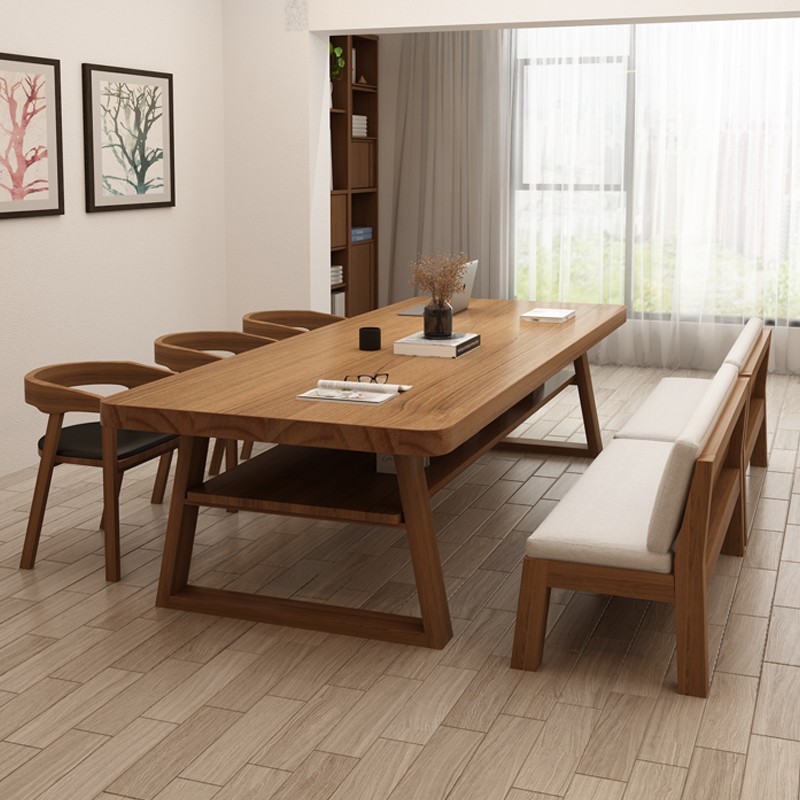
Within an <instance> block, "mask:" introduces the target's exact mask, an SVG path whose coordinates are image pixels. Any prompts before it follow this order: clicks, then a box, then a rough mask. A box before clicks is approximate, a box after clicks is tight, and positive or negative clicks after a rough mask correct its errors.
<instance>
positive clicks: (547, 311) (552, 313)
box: [520, 308, 575, 322]
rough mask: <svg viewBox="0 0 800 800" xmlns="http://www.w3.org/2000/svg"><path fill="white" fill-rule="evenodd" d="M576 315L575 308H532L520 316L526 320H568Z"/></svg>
mask: <svg viewBox="0 0 800 800" xmlns="http://www.w3.org/2000/svg"><path fill="white" fill-rule="evenodd" d="M574 316H575V309H574V308H532V309H531V310H530V311H526V312H525V313H524V314H522V315H521V316H520V319H524V320H525V321H526V322H566V321H567V320H568V319H572V318H573V317H574Z"/></svg>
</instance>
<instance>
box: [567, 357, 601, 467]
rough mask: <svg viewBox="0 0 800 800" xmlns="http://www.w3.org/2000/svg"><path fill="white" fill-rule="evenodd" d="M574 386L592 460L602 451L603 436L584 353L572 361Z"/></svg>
mask: <svg viewBox="0 0 800 800" xmlns="http://www.w3.org/2000/svg"><path fill="white" fill-rule="evenodd" d="M574 365H575V385H576V386H577V387H578V396H579V397H580V401H581V414H583V428H584V430H585V431H586V450H587V451H588V454H589V455H590V456H591V457H592V458H594V457H595V456H598V455H600V452H601V451H602V449H603V436H602V434H601V432H600V420H599V419H598V418H597V405H596V404H595V402H594V389H593V388H592V374H591V372H590V371H589V357H588V356H587V355H586V353H584V354H583V355H581V356H580V357H578V358H576V359H575V361H574Z"/></svg>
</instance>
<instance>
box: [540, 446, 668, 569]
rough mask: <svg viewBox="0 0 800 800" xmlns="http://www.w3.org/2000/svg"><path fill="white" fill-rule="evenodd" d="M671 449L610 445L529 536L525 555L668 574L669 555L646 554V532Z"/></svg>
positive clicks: (648, 551)
mask: <svg viewBox="0 0 800 800" xmlns="http://www.w3.org/2000/svg"><path fill="white" fill-rule="evenodd" d="M672 448H673V445H672V444H671V443H670V442H657V441H646V440H635V439H615V440H614V441H612V442H611V443H610V444H609V445H608V446H607V447H606V448H605V449H604V450H603V451H602V453H600V455H599V456H598V457H597V458H596V459H595V460H594V461H593V462H592V463H591V464H590V465H589V467H588V469H587V470H586V472H584V473H583V475H581V477H580V479H579V480H578V481H577V482H576V483H575V484H574V485H573V486H572V487H571V488H570V489H569V491H568V492H567V493H566V494H565V495H564V497H563V498H561V500H560V501H559V503H558V505H557V506H556V507H555V508H554V509H553V510H552V511H551V512H550V514H548V516H547V517H546V518H545V520H544V521H543V522H542V524H541V525H539V527H538V528H537V529H536V530H535V531H534V532H533V533H532V534H531V535H530V536H529V537H528V541H527V544H526V546H525V553H526V555H528V556H531V557H532V558H548V559H554V560H557V561H570V562H576V563H580V564H597V565H601V566H608V567H623V568H627V569H641V570H646V571H648V572H662V573H669V572H670V571H671V570H672V553H670V552H667V553H658V552H653V551H650V550H648V548H647V534H648V523H649V521H650V518H651V516H652V513H653V506H654V503H655V500H656V497H657V493H658V488H659V484H660V483H661V476H662V472H663V470H664V467H665V465H666V463H667V460H668V459H669V456H670V453H671V451H672Z"/></svg>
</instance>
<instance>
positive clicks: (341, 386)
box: [297, 380, 411, 404]
mask: <svg viewBox="0 0 800 800" xmlns="http://www.w3.org/2000/svg"><path fill="white" fill-rule="evenodd" d="M410 388H411V387H410V386H407V385H405V384H399V383H361V382H359V381H328V380H319V381H317V385H316V387H315V388H313V389H309V390H308V391H307V392H303V394H299V395H297V397H298V399H300V400H332V401H339V402H346V403H373V404H378V403H385V402H387V401H388V400H391V399H392V398H393V397H397V395H398V394H400V392H407V391H408V390H409V389H410Z"/></svg>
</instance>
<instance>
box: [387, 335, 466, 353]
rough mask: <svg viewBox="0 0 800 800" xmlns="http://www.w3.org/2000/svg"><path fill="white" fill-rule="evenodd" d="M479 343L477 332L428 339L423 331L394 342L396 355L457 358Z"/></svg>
mask: <svg viewBox="0 0 800 800" xmlns="http://www.w3.org/2000/svg"><path fill="white" fill-rule="evenodd" d="M480 343H481V336H480V334H479V333H453V334H452V335H451V336H450V338H449V339H428V338H426V336H425V334H424V333H414V334H412V335H411V336H406V337H404V338H402V339H398V340H397V341H396V342H395V343H394V354H395V355H396V356H433V357H435V358H458V356H463V355H464V353H468V352H469V351H470V350H474V349H475V348H476V347H478V346H479V345H480Z"/></svg>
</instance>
